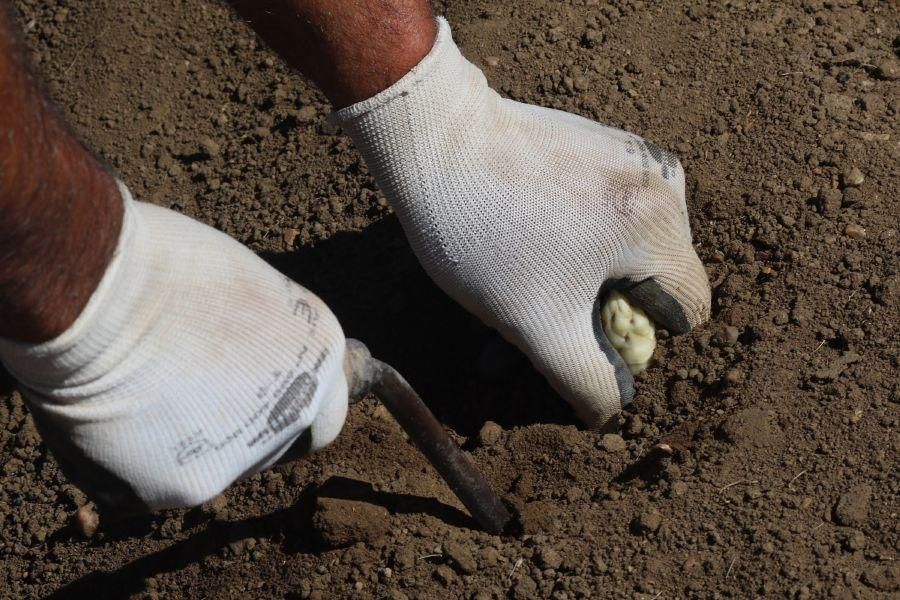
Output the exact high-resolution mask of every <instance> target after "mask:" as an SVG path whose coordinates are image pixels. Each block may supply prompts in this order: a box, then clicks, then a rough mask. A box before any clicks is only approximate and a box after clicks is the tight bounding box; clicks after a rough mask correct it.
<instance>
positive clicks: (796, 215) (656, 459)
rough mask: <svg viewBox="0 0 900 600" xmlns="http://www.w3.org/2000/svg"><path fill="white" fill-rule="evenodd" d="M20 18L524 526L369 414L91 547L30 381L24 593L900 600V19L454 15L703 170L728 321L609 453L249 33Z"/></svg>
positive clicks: (490, 43)
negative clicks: (489, 322) (314, 296)
mask: <svg viewBox="0 0 900 600" xmlns="http://www.w3.org/2000/svg"><path fill="white" fill-rule="evenodd" d="M14 4H15V6H16V8H17V9H18V14H19V16H20V17H21V23H22V25H23V27H24V28H25V30H26V32H27V33H26V34H25V36H26V40H27V43H28V45H29V47H30V48H31V49H32V51H33V54H34V60H35V62H36V64H37V68H38V69H39V70H40V71H41V72H42V73H43V75H44V77H45V79H46V85H47V88H48V90H49V92H50V94H51V95H52V96H53V97H54V99H55V100H56V101H57V102H58V104H59V106H60V109H61V111H62V112H63V113H64V114H65V115H66V117H67V118H68V119H69V121H70V122H71V123H72V126H73V128H74V129H75V130H76V131H77V132H78V133H79V134H80V135H81V136H82V137H83V138H84V139H85V140H86V141H87V142H89V143H90V144H91V145H92V146H93V147H94V148H96V150H97V152H98V153H99V154H100V155H102V156H103V157H104V158H105V159H106V160H107V161H108V162H109V163H110V164H111V165H112V166H113V168H114V169H116V170H117V171H118V172H119V173H121V175H122V177H123V178H124V180H125V181H126V182H127V183H128V184H129V185H130V186H131V188H132V190H133V191H134V192H135V195H136V196H137V197H139V198H141V199H143V200H146V201H149V202H154V203H157V204H160V205H163V206H167V207H171V208H174V209H175V210H179V211H182V212H184V213H186V214H188V215H191V216H193V217H196V218H198V219H200V220H202V221H204V222H206V223H209V224H211V225H213V226H215V227H217V228H219V229H221V230H223V231H226V232H228V233H229V234H231V235H233V236H235V237H236V238H237V239H239V240H241V241H242V242H244V243H246V244H248V245H249V246H250V247H251V248H253V249H254V250H255V251H257V252H258V253H260V254H261V255H262V256H263V257H264V258H266V259H267V260H269V261H270V262H271V263H272V264H274V265H275V266H276V267H278V268H279V269H281V270H283V271H284V272H285V273H287V274H289V275H290V276H292V277H294V278H296V279H297V280H298V281H300V282H302V283H304V284H305V285H306V286H307V287H309V288H311V289H312V290H314V291H316V292H317V293H319V294H320V295H321V296H322V297H323V298H324V299H325V300H326V301H327V302H329V303H330V304H331V306H332V307H333V308H334V310H335V312H336V313H337V315H338V316H339V318H340V319H341V321H342V323H343V324H344V327H345V330H346V331H347V333H348V335H350V336H353V337H358V338H360V339H362V340H364V341H365V342H366V343H367V344H368V345H369V346H370V347H371V348H372V350H373V352H374V353H375V354H376V355H378V356H380V357H381V358H383V359H385V360H386V361H388V362H390V363H392V364H394V365H395V366H396V367H397V368H398V369H399V370H400V371H401V372H403V373H404V374H405V375H406V377H407V378H408V379H409V380H410V381H411V382H412V383H413V385H414V386H415V387H416V388H417V389H418V390H419V392H420V393H421V394H422V396H423V397H424V398H425V399H426V402H427V403H428V404H429V405H430V406H431V408H432V409H433V410H434V412H435V414H436V415H437V416H438V418H439V419H440V420H441V421H442V422H443V423H445V424H446V425H447V426H448V428H450V429H451V430H452V432H453V435H454V437H455V438H456V439H457V441H459V442H460V443H461V444H462V445H463V446H464V448H465V449H466V450H467V451H468V452H470V454H471V457H472V458H473V460H474V461H475V462H476V463H477V464H478V466H479V467H480V468H481V469H482V470H483V471H484V473H485V474H486V476H487V477H488V478H489V480H490V481H491V483H492V484H493V485H494V486H495V488H496V489H497V490H499V491H500V492H501V494H502V495H504V497H505V498H506V500H507V501H508V502H509V503H510V504H511V505H512V506H514V507H516V510H517V511H518V513H519V531H517V532H515V535H509V536H491V535H487V534H485V533H482V532H480V531H478V530H477V528H476V527H475V526H474V524H473V522H472V521H471V520H470V518H469V517H468V515H467V514H466V513H465V512H464V511H463V510H462V509H461V506H460V505H459V504H458V502H457V501H456V500H455V498H454V497H453V496H452V494H451V493H450V492H449V491H448V490H447V488H446V487H445V485H444V484H443V482H442V481H441V480H440V478H439V477H438V476H437V475H436V473H435V472H434V471H433V469H432V468H431V467H430V466H429V465H428V464H427V463H426V462H425V461H424V459H423V458H422V457H421V455H420V454H419V453H418V452H417V451H416V450H415V449H414V448H413V447H412V446H411V445H410V443H409V441H408V440H407V439H406V438H405V437H404V435H403V433H402V432H401V431H400V429H399V428H398V426H397V425H396V424H395V422H394V421H393V420H392V419H391V418H390V417H389V416H388V415H387V413H386V412H385V411H384V409H383V408H380V407H379V406H378V405H377V404H376V402H375V401H374V400H372V399H369V400H366V401H364V402H363V403H361V404H359V405H356V406H355V407H353V408H352V410H351V415H350V418H349V421H348V423H347V426H346V428H345V431H344V432H343V433H342V435H341V436H340V438H339V440H338V442H337V443H335V444H334V445H333V446H332V447H331V448H329V449H328V450H326V451H324V452H322V453H320V454H318V455H316V456H313V457H311V458H307V459H305V460H300V461H298V462H295V463H292V464H288V465H285V466H282V467H278V468H277V469H275V470H273V471H270V472H268V473H264V474H262V475H259V476H256V477H253V478H252V479H250V480H249V481H245V482H243V483H240V484H238V485H235V486H233V487H232V488H231V489H229V490H228V491H227V493H226V494H225V495H224V496H223V497H220V498H218V499H217V500H216V501H215V502H213V503H210V504H209V505H207V506H204V507H203V508H201V509H195V510H192V511H172V512H168V513H165V514H159V515H155V516H153V517H152V518H146V519H138V520H135V521H130V522H127V523H124V524H118V525H116V524H110V523H108V522H107V521H106V520H104V522H103V523H101V527H100V530H99V532H98V533H97V534H96V535H94V536H93V537H91V538H90V539H85V538H84V537H83V536H82V535H81V534H80V533H79V531H78V530H77V528H76V527H74V525H73V514H74V511H75V510H76V508H78V507H79V506H81V505H82V504H84V503H85V498H84V496H83V495H82V494H81V493H80V492H79V491H78V490H77V489H75V488H74V487H72V486H71V485H69V484H68V483H66V481H65V480H64V479H63V478H62V476H61V474H60V473H59V471H58V469H57V467H56V464H55V462H54V460H53V458H52V457H51V456H50V455H48V453H47V451H46V449H45V447H44V446H43V444H42V443H41V440H40V437H39V435H38V434H37V432H36V430H35V428H34V424H33V422H32V420H31V417H30V416H29V415H28V412H27V410H26V409H25V407H24V406H23V403H22V399H21V397H20V396H19V394H18V393H17V392H16V391H15V385H14V382H13V381H11V380H9V378H8V377H7V378H5V379H3V383H2V391H0V463H2V467H0V518H2V520H3V523H2V527H0V590H2V592H3V593H4V594H5V595H6V596H8V597H13V598H26V597H40V596H59V597H69V596H77V595H79V594H90V596H91V597H97V598H100V597H128V596H134V597H151V598H169V597H179V596H181V597H210V598H226V597H228V598H230V597H234V598H273V597H285V598H330V597H359V598H374V597H378V598H394V599H402V598H424V597H432V598H433V597H439V598H444V597H448V598H457V597H459V598H478V599H487V598H504V597H513V598H557V599H563V598H594V597H626V598H639V599H646V600H651V599H656V598H660V599H662V598H680V597H695V598H750V597H765V598H770V597H772V598H774V597H779V598H780V597H788V598H820V597H833V598H896V597H897V596H898V594H900V560H898V559H900V531H898V511H900V506H898V497H900V474H898V458H900V456H898V454H900V436H898V431H897V429H898V421H900V404H898V402H900V383H898V372H900V343H898V341H897V339H898V331H897V329H898V323H900V304H898V302H900V299H898V296H900V264H898V253H900V241H898V223H900V209H898V204H897V202H896V201H897V197H898V191H900V183H898V176H897V173H898V171H900V164H898V156H900V152H898V150H900V147H898V139H900V138H898V136H900V132H898V129H897V124H898V113H900V82H898V78H900V63H898V52H900V8H898V5H897V4H896V3H895V2H892V1H890V0H881V1H879V0H855V1H850V0H828V1H823V0H803V1H800V0H795V1H791V2H768V1H752V0H728V1H723V2H719V1H712V0H710V1H706V0H690V1H688V2H678V1H675V0H661V1H652V2H651V1H648V2H642V1H637V0H612V1H611V2H603V1H597V0H574V1H568V2H551V1H549V0H521V1H518V2H498V1H486V0H479V1H470V2H462V1H456V0H454V1H449V0H447V1H444V2H437V3H436V4H437V5H436V9H437V11H438V12H439V13H442V14H445V15H446V16H447V17H448V19H449V21H450V23H451V24H452V25H453V27H454V33H455V36H456V38H457V40H458V42H459V44H460V46H461V47H462V49H463V51H464V52H465V53H466V55H467V56H468V57H470V59H471V60H473V61H474V62H476V63H477V64H479V65H480V66H482V67H483V68H484V70H485V73H486V74H487V77H488V79H489V80H490V81H491V82H492V84H493V85H494V86H495V87H497V88H498V89H499V90H501V91H502V93H503V94H504V95H506V96H508V97H511V98H514V99H517V100H521V101H525V102H531V103H537V104H542V105H545V106H551V107H554V108H559V109H563V110H568V111H572V112H576V113H579V114H582V115H585V116H587V117H590V118H593V119H596V120H599V121H602V122H604V123H607V124H610V125H614V126H617V127H621V128H624V129H627V130H630V131H634V132H636V133H638V134H641V135H643V136H645V137H647V138H648V139H651V140H653V141H655V142H656V143H657V144H659V145H660V146H663V147H666V148H668V149H671V150H672V151H674V152H676V153H677V154H678V155H679V157H680V158H681V159H682V161H683V163H684V166H685V170H686V171H687V174H688V190H689V198H688V205H689V208H690V212H691V217H692V222H693V227H694V235H695V243H696V245H697V248H698V251H699V253H700V255H701V258H702V259H703V260H704V262H705V264H706V265H707V268H708V272H709V277H710V280H711V282H712V285H713V317H712V321H711V322H710V323H709V324H708V325H706V326H704V327H702V328H700V329H698V330H697V331H695V332H693V333H691V334H689V335H686V336H682V337H678V338H665V339H664V340H663V341H662V343H661V346H660V348H659V350H658V357H657V358H658V360H657V365H656V366H655V367H652V368H651V369H650V370H649V371H648V372H647V373H646V374H645V375H643V376H642V377H641V378H640V381H639V393H638V397H637V399H636V401H635V403H634V405H633V406H632V407H630V408H629V409H628V411H627V412H626V414H625V415H624V416H623V418H622V420H621V427H620V430H619V432H618V433H617V434H612V435H607V436H605V437H604V436H601V435H600V434H598V433H595V432H591V431H586V430H584V429H582V428H580V427H579V426H578V425H577V424H576V422H575V420H574V418H573V416H572V414H571V412H570V411H569V409H568V408H567V407H566V406H565V405H564V403H563V402H562V401H561V400H560V399H559V398H558V397H557V396H556V395H555V394H554V393H553V392H552V391H551V390H550V389H549V388H548V387H547V386H546V385H545V384H544V383H543V382H542V380H541V378H540V377H539V376H538V375H537V374H536V373H535V372H534V371H533V370H532V369H531V368H530V367H529V366H528V364H527V361H525V360H524V359H523V358H521V357H520V356H519V355H518V354H516V353H515V352H513V351H511V350H510V349H509V348H508V347H506V346H504V345H503V344H502V343H501V342H499V341H498V340H497V338H496V337H495V335H494V334H493V333H492V332H491V331H490V330H488V329H486V328H485V327H483V326H482V325H480V324H478V323H477V322H476V321H475V320H474V319H473V318H472V317H470V316H468V315H467V314H466V313H464V312H463V311H462V310H461V309H459V308H458V307H456V306H455V305H454V304H453V303H452V302H450V301H449V300H448V299H446V298H445V297H444V296H443V295H442V294H441V293H440V292H439V291H438V290H437V289H436V288H435V287H434V285H433V284H431V283H430V281H429V280H428V278H427V277H426V276H425V274H424V273H423V271H422V270H421V269H420V267H419V266H418V264H417V263H416V261H415V258H414V257H413V256H412V254H411V252H410V250H409V248H408V246H407V243H406V241H405V239H404V238H403V235H402V233H401V231H400V228H399V226H398V224H397V221H396V219H395V217H394V216H392V214H391V210H390V208H389V207H388V206H387V203H386V202H385V200H384V198H383V197H382V195H381V194H380V193H379V192H378V191H377V189H376V188H375V186H374V184H373V181H372V179H371V178H370V176H369V174H368V172H367V170H366V167H365V165H364V164H363V163H362V161H361V159H360V157H359V155H358V154H357V152H356V151H355V150H354V148H353V147H352V146H351V144H350V142H349V141H348V140H347V138H346V137H344V136H343V135H342V134H341V132H340V131H339V130H337V129H336V128H335V127H333V126H331V125H329V124H328V122H327V119H326V117H327V114H328V111H329V107H328V106H327V104H326V103H325V102H324V100H323V98H322V96H321V95H320V94H319V93H318V92H316V91H315V90H314V89H313V88H311V86H310V85H308V84H307V83H306V82H304V81H303V80H302V78H300V77H299V76H297V75H295V74H293V73H291V72H290V71H288V70H287V69H286V68H285V66H284V65H283V64H282V63H281V62H280V61H279V60H278V58H277V57H275V56H274V55H273V54H272V53H271V52H269V51H268V50H267V49H266V48H264V47H263V46H262V45H261V44H260V43H259V42H258V41H257V40H256V39H255V38H254V35H253V34H252V32H251V31H250V30H249V29H248V28H247V27H246V26H245V24H243V23H241V22H240V21H239V20H237V19H236V18H235V17H234V16H233V15H232V14H231V12H230V11H229V9H228V8H227V7H226V6H224V5H223V4H220V3H218V2H214V1H212V0H153V1H137V0H131V1H125V0H96V1H94V2H72V1H70V0H17V1H16V2H15V3H14ZM49 234H50V233H49V232H48V235H49ZM660 442H664V443H666V444H668V445H669V446H670V447H671V448H672V450H673V454H672V455H662V454H660V453H658V452H652V451H651V448H652V447H653V446H655V445H656V444H658V443H660Z"/></svg>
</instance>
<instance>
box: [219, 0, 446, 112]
mask: <svg viewBox="0 0 900 600" xmlns="http://www.w3.org/2000/svg"><path fill="white" fill-rule="evenodd" d="M232 4H234V5H235V7H236V8H237V9H238V12H239V13H240V14H241V16H242V17H244V19H246V20H247V22H248V23H249V24H250V26H251V27H253V28H254V29H255V30H256V31H257V32H258V33H259V34H260V36H261V37H262V38H263V39H264V40H265V41H266V42H267V43H268V44H269V45H270V46H271V47H272V48H274V49H275V51H276V52H278V53H279V54H280V55H281V56H282V57H283V58H284V59H285V60H286V61H287V62H288V64H290V65H291V66H292V67H294V68H295V69H297V70H298V71H300V72H301V73H303V74H304V75H305V76H306V77H308V78H309V79H311V80H312V81H313V83H315V84H316V85H317V86H318V87H319V89H321V90H322V91H323V92H324V93H325V95H326V96H327V97H328V99H329V100H330V101H331V103H332V104H334V106H335V108H343V107H345V106H349V105H351V104H354V103H356V102H359V101H361V100H365V99H367V98H370V97H372V96H374V95H375V94H377V93H378V92H380V91H382V90H384V89H386V88H388V87H390V86H391V85H392V84H393V83H395V82H397V80H399V79H400V78H401V77H403V76H404V75H406V74H407V73H408V72H409V71H410V69H412V68H413V67H414V66H416V65H417V64H418V63H419V61H421V60H422V59H423V58H424V57H425V55H426V54H428V52H429V50H431V47H432V45H434V39H435V37H436V36H437V23H436V21H435V19H434V14H433V13H432V10H431V5H430V4H429V2H428V0H232Z"/></svg>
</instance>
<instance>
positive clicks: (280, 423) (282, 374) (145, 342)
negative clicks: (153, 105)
mask: <svg viewBox="0 0 900 600" xmlns="http://www.w3.org/2000/svg"><path fill="white" fill-rule="evenodd" d="M120 190H121V193H122V197H123V199H124V205H125V214H124V220H123V224H122V230H121V233H120V237H119V241H118V246H117V248H116V251H115V254H114V256H113V259H112V261H111V262H110V264H109V267H108V268H107V271H106V273H105V274H104V276H103V279H102V281H101V283H100V285H99V286H98V288H97V289H96V291H95V292H94V293H93V295H92V297H91V299H90V301H89V303H88V305H87V307H86V308H85V309H84V310H83V312H82V313H81V315H80V316H79V317H78V319H77V320H76V322H75V323H74V324H73V325H72V326H71V327H70V328H69V329H68V330H67V331H66V332H64V333H63V334H62V335H60V336H59V337H58V338H56V339H54V340H51V341H49V342H46V343H42V344H37V345H30V344H20V343H16V342H12V341H9V340H0V359H2V361H3V364H4V365H5V366H6V368H7V369H8V370H9V371H10V373H12V374H13V375H14V376H15V377H16V379H18V381H19V382H20V383H21V384H22V387H23V395H24V397H25V398H26V401H27V403H28V406H29V408H30V410H31V412H32V414H33V416H34V418H35V421H36V423H37V425H38V429H39V430H40V432H41V434H42V435H43V437H44V439H45V441H46V443H47V445H48V447H49V448H50V449H51V451H53V453H54V455H55V457H56V458H57V460H58V461H59V462H60V464H61V466H62V468H63V471H64V472H65V473H66V475H67V476H68V477H69V478H70V479H72V480H73V482H74V483H75V484H76V485H78V486H79V487H81V488H82V489H84V491H85V492H87V493H88V495H90V496H92V497H93V498H94V499H95V500H97V501H98V503H99V504H100V506H101V508H105V509H115V511H116V512H119V513H121V512H123V511H124V512H126V513H132V512H140V511H143V510H147V509H161V508H171V507H182V506H193V505H197V504H200V503H202V502H204V501H206V500H208V499H210V498H212V497H214V496H215V495H216V494H218V493H219V492H221V491H222V490H223V489H224V488H225V487H227V486H228V485H229V484H231V483H232V482H233V481H235V480H238V479H241V478H244V477H246V476H249V475H251V474H253V473H256V472H258V471H260V470H261V469H263V468H265V467H267V466H269V465H271V464H272V463H273V462H275V461H276V460H277V459H278V458H279V457H280V456H281V455H282V454H283V453H284V452H285V451H286V450H287V449H288V448H289V447H290V446H291V445H292V443H294V442H295V441H297V440H298V437H301V434H303V435H302V439H301V440H300V441H299V443H300V444H304V443H305V444H307V445H308V447H309V448H311V449H317V448H320V447H322V446H324V445H326V444H328V443H329V442H330V441H332V440H333V439H334V437H335V436H336V435H337V434H338V432H339V431H340V429H341V427H342V426H343V422H344V417H345V415H346V411H347V384H346V382H345V379H344V375H343V371H342V361H343V354H344V336H343V334H342V332H341V327H340V325H339V324H338V322H337V319H336V318H335V317H334V315H333V314H332V313H331V311H330V310H329V309H328V307H327V306H325V304H323V303H322V301H321V300H319V299H318V298H317V297H316V296H314V295H313V294H311V293H310V292H308V291H307V290H305V289H303V288H302V287H300V286H299V285H297V284H296V283H294V282H292V281H291V280H289V279H288V278H287V277H285V276H283V275H281V274H280V273H278V272H277V271H275V269H273V268H272V267H270V266H269V265H267V264H266V263H265V262H264V261H263V260H262V259H260V258H259V257H257V256H256V255H254V254H253V253H252V252H251V251H250V250H248V249H247V248H245V247H244V246H242V245H241V244H239V243H238V242H237V241H235V240H233V239H231V238H230V237H228V236H227V235H225V234H223V233H221V232H218V231H216V230H214V229H212V228H210V227H207V226H205V225H202V224H201V223H198V222H196V221H194V220H192V219H189V218H187V217H185V216H182V215H180V214H177V213H175V212H173V211H170V210H167V209H164V208H160V207H157V206H153V205H150V204H144V203H141V202H135V201H134V200H132V199H131V195H130V194H129V192H128V190H127V189H126V188H125V186H124V185H121V186H120Z"/></svg>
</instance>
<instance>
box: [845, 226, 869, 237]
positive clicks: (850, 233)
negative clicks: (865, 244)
mask: <svg viewBox="0 0 900 600" xmlns="http://www.w3.org/2000/svg"><path fill="white" fill-rule="evenodd" d="M844 235H846V236H847V237H848V238H850V239H852V240H864V239H866V228H865V227H863V226H862V225H857V224H856V223H847V226H846V227H844Z"/></svg>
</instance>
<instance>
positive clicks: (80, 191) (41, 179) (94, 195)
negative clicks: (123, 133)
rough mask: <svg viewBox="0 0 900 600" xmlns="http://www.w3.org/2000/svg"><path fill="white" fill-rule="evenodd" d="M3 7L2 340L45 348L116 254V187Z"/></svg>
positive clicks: (83, 302) (0, 25)
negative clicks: (55, 100) (62, 114)
mask: <svg viewBox="0 0 900 600" xmlns="http://www.w3.org/2000/svg"><path fill="white" fill-rule="evenodd" d="M16 27H17V24H16V23H14V22H13V19H12V18H11V17H10V13H9V11H8V6H7V4H6V3H5V2H0V106H2V107H3V110H0V222H2V223H3V227H2V228H0V337H7V338H13V339H19V340H22V341H29V342H38V341H43V340H47V339H51V338H53V337H55V336H56V335H58V334H60V333H62V332H63V331H64V330H65V329H66V328H67V327H68V326H69V325H71V323H72V322H74V320H75V318H76V317H77V316H78V314H79V313H80V312H81V310H82V309H83V308H84V306H85V305H86V303H87V301H88V299H89V298H90V295H91V293H92V292H93V290H94V289H95V288H96V286H97V283H98V282H99V281H100V278H101V277H102V275H103V272H104V270H105V267H106V265H107V263H108V262H109V258H110V256H111V255H112V252H113V250H114V248H115V244H116V239H117V237H118V231H119V227H120V224H121V205H120V200H119V199H118V192H117V190H116V186H115V181H114V180H113V178H112V176H111V175H109V174H108V173H107V172H106V171H105V170H104V169H103V168H102V167H101V165H100V163H99V162H98V161H97V160H96V159H95V158H94V157H93V156H92V155H91V154H90V152H88V151H87V150H86V149H85V148H84V146H83V145H82V144H81V143H80V142H79V141H78V140H77V139H76V138H75V137H74V136H73V135H72V134H71V133H70V132H69V131H68V130H67V128H66V127H65V125H64V124H63V122H62V120H61V119H60V118H59V117H58V116H57V115H56V113H55V111H54V110H53V109H52V107H51V106H50V105H49V103H48V100H47V99H46V98H45V96H44V95H43V94H42V92H41V91H40V89H39V86H38V85H37V84H36V82H35V81H34V78H33V76H32V75H31V73H30V71H29V70H28V68H27V65H26V59H25V55H24V52H23V49H22V47H21V43H20V42H19V39H18V35H17V34H16V29H15V28H16Z"/></svg>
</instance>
